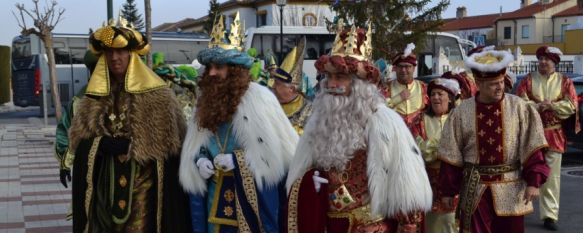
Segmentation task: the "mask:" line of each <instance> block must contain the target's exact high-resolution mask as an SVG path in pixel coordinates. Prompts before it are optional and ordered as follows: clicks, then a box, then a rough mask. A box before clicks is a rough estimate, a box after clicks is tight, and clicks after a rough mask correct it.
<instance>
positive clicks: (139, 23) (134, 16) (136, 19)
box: [121, 0, 145, 31]
mask: <svg viewBox="0 0 583 233" xmlns="http://www.w3.org/2000/svg"><path fill="white" fill-rule="evenodd" d="M122 8H123V9H121V15H122V17H124V18H125V19H127V20H128V22H130V23H132V24H133V25H134V27H135V28H136V30H138V31H143V30H144V26H145V25H144V19H143V18H142V14H140V13H139V12H138V8H137V6H136V2H135V0H126V3H124V4H123V5H122Z"/></svg>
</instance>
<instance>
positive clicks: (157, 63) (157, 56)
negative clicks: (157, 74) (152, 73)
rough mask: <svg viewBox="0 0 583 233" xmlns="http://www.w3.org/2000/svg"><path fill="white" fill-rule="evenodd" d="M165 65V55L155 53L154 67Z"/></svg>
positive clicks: (153, 57) (153, 55)
mask: <svg viewBox="0 0 583 233" xmlns="http://www.w3.org/2000/svg"><path fill="white" fill-rule="evenodd" d="M163 64H164V53H161V52H155V53H153V54H152V65H154V67H157V66H160V65H163Z"/></svg>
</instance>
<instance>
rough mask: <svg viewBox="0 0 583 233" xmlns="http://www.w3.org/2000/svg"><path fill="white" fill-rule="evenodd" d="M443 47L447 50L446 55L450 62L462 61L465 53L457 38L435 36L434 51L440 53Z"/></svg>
mask: <svg viewBox="0 0 583 233" xmlns="http://www.w3.org/2000/svg"><path fill="white" fill-rule="evenodd" d="M440 48H442V49H443V51H444V52H445V56H447V58H448V59H449V61H450V62H455V61H462V60H463V59H464V58H463V55H462V51H461V49H460V45H459V43H458V41H457V39H456V38H453V37H445V36H437V37H436V38H435V50H434V53H435V54H436V55H437V54H439V49H440Z"/></svg>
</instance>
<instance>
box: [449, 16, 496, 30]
mask: <svg viewBox="0 0 583 233" xmlns="http://www.w3.org/2000/svg"><path fill="white" fill-rule="evenodd" d="M502 15H503V16H504V14H502ZM498 17H500V14H489V15H476V16H469V17H464V18H461V19H444V21H445V23H444V24H443V25H442V26H441V30H442V31H455V30H464V29H473V28H487V27H492V25H494V22H496V19H498Z"/></svg>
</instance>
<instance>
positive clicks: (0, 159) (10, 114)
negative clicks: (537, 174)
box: [0, 106, 583, 233]
mask: <svg viewBox="0 0 583 233" xmlns="http://www.w3.org/2000/svg"><path fill="white" fill-rule="evenodd" d="M38 117H39V116H38V109H34V108H33V109H29V110H21V111H17V112H14V111H7V110H2V106H0V148H1V149H0V233H16V232H27V233H34V232H50V233H58V232H70V228H71V227H70V226H71V222H70V221H66V220H65V215H66V213H67V211H68V209H69V202H70V199H71V195H70V190H69V189H66V188H64V187H63V186H62V185H61V184H60V183H59V177H58V167H57V162H56V160H55V159H54V158H53V142H54V138H55V133H54V132H55V123H54V118H53V119H50V121H49V126H47V127H45V126H44V123H43V121H42V119H41V118H38ZM569 173H573V174H579V175H570V174H569ZM582 175H583V151H573V152H571V153H567V154H565V156H564V159H563V176H562V187H561V188H562V193H561V194H562V195H561V205H562V206H561V219H560V227H561V228H560V231H558V232H583V224H581V220H583V202H582V201H581V193H583V185H581V184H583V176H582ZM526 229H527V230H526V232H529V233H530V232H534V233H539V232H540V233H542V232H547V231H545V230H544V229H542V223H541V222H540V221H539V220H538V213H537V212H535V213H533V214H531V215H529V216H528V217H527V218H526Z"/></svg>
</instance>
